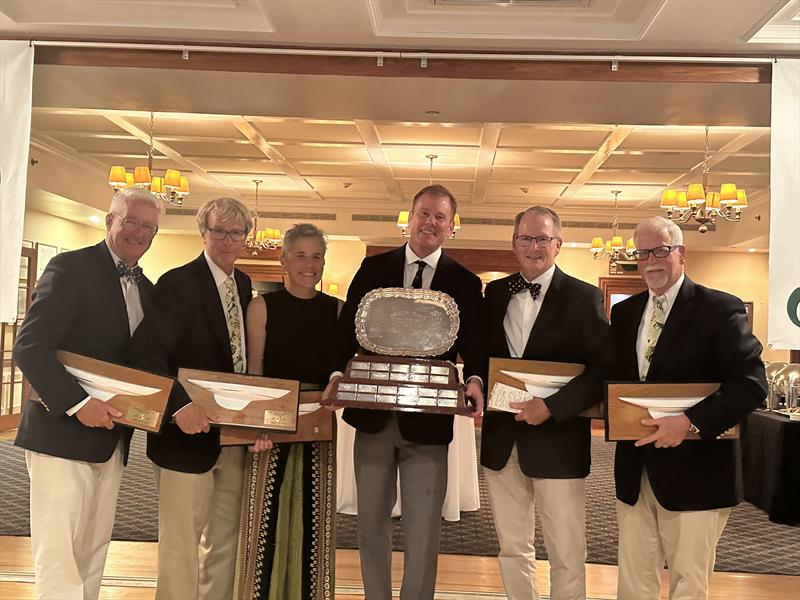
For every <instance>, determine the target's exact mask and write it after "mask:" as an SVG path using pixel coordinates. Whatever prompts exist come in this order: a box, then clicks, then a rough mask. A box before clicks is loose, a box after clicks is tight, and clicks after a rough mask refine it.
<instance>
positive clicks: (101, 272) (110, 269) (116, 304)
mask: <svg viewBox="0 0 800 600" xmlns="http://www.w3.org/2000/svg"><path fill="white" fill-rule="evenodd" d="M94 248H95V259H96V260H97V274H98V278H97V279H98V282H99V285H100V288H101V290H100V291H101V293H102V294H103V296H104V297H106V298H108V299H109V300H110V301H109V304H108V309H109V311H110V313H111V315H110V316H111V318H112V322H114V323H116V324H117V326H118V328H119V331H118V332H117V333H118V334H119V335H124V336H125V337H130V335H131V334H130V331H129V325H128V308H127V307H126V306H125V296H124V295H123V294H122V286H121V285H120V283H119V274H118V273H117V266H116V265H115V264H114V258H113V257H112V256H111V252H109V250H108V246H106V243H105V242H100V243H99V244H97V245H96V246H95V247H94Z"/></svg>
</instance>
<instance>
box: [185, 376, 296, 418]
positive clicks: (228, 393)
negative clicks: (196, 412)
mask: <svg viewBox="0 0 800 600" xmlns="http://www.w3.org/2000/svg"><path fill="white" fill-rule="evenodd" d="M178 382H179V383H180V384H181V385H182V386H183V387H184V389H185V390H186V393H187V394H189V397H190V398H191V400H192V402H194V403H195V404H197V405H198V406H200V407H201V408H202V409H203V410H204V411H205V412H206V414H208V415H211V416H213V417H214V418H215V425H236V426H241V427H255V428H259V429H263V430H265V431H283V432H291V433H294V432H295V430H296V428H297V400H298V392H299V388H300V383H299V382H298V381H294V380H291V379H274V378H270V377H260V376H257V375H244V374H240V373H219V372H216V371H199V370H195V369H180V370H179V371H178Z"/></svg>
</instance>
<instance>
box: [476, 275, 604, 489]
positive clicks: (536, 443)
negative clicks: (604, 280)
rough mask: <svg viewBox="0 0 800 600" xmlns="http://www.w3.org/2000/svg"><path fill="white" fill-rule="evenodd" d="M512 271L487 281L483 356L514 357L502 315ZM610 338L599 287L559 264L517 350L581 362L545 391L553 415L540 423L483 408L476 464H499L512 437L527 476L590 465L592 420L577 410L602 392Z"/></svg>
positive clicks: (566, 473)
mask: <svg viewBox="0 0 800 600" xmlns="http://www.w3.org/2000/svg"><path fill="white" fill-rule="evenodd" d="M514 276H515V275H512V276H509V277H504V278H503V279H498V280H496V281H492V282H491V283H490V284H489V285H487V286H486V297H485V298H484V302H483V311H482V312H483V315H482V322H483V338H484V344H485V350H486V355H487V361H486V362H487V363H488V357H491V356H494V357H498V358H510V357H511V353H510V351H509V348H508V342H507V340H506V334H505V328H504V326H503V320H504V319H505V314H506V309H507V308H508V302H509V300H510V299H511V291H510V289H509V281H510V280H511V279H512V278H513V277H514ZM610 346H611V343H610V333H609V328H608V320H607V319H606V316H605V311H604V309H603V296H602V294H601V293H600V290H599V289H597V288H596V287H595V286H593V285H590V284H588V283H585V282H583V281H580V280H579V279H576V278H574V277H570V276H569V275H566V274H565V273H564V272H563V271H561V269H559V268H558V267H556V269H555V272H554V273H553V280H552V281H551V282H550V287H549V288H548V290H547V294H546V295H545V297H544V300H543V301H542V306H541V309H540V311H539V314H538V315H537V317H536V321H535V322H534V324H533V328H532V329H531V333H530V337H529V338H528V343H527V345H526V347H525V351H524V353H523V355H522V356H521V357H520V358H522V359H525V360H543V361H554V362H571V363H580V364H584V365H586V370H585V371H584V372H583V373H582V374H581V375H579V376H578V377H575V378H574V379H573V380H572V381H570V382H569V383H567V384H566V385H565V386H564V387H563V388H561V389H560V390H559V391H558V392H556V393H555V394H553V395H552V396H550V397H549V398H545V400H544V402H545V404H546V405H547V407H548V409H549V410H550V413H551V414H552V417H551V418H550V419H548V420H547V421H545V422H544V423H541V424H540V425H528V424H527V423H525V422H524V421H515V420H514V415H513V414H512V413H507V412H500V411H487V412H486V414H485V415H484V417H483V426H482V428H481V464H482V465H483V466H484V467H487V468H489V469H493V470H495V471H499V470H500V469H502V468H503V467H504V466H505V465H506V462H508V457H509V455H510V454H511V449H512V448H513V446H514V444H516V446H517V455H518V457H519V465H520V468H521V470H522V472H523V473H524V474H525V475H527V476H528V477H544V478H549V479H571V478H578V477H586V476H587V475H588V474H589V468H590V465H591V431H590V424H591V421H590V419H587V418H583V417H578V416H577V415H578V414H579V413H580V412H582V411H583V410H585V409H587V408H589V407H590V406H592V405H593V404H597V403H599V402H602V400H603V388H602V382H603V377H604V375H605V373H606V372H607V369H608V366H609V364H610V363H609V361H610V356H609V348H610ZM486 368H487V369H488V364H487V366H486Z"/></svg>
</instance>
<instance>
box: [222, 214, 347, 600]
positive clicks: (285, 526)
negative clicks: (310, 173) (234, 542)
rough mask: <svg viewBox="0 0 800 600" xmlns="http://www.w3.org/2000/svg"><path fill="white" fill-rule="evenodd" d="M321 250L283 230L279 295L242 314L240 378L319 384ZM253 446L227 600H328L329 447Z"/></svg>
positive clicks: (299, 229) (325, 329)
mask: <svg viewBox="0 0 800 600" xmlns="http://www.w3.org/2000/svg"><path fill="white" fill-rule="evenodd" d="M325 250H326V242H325V236H324V234H323V233H322V231H321V230H320V229H318V228H317V227H316V226H314V225H312V224H310V223H300V224H298V225H295V226H294V227H292V228H291V229H289V230H288V231H287V232H286V235H285V236H284V240H283V247H282V250H281V265H282V267H283V271H284V274H285V284H286V288H285V289H283V290H280V291H277V292H270V293H267V294H264V295H262V296H260V297H258V298H255V299H253V300H252V301H251V302H250V305H249V307H248V309H247V364H248V372H249V373H251V374H254V375H264V376H265V377H278V378H282V379H296V380H299V381H300V382H302V383H310V384H318V385H321V386H322V385H324V384H326V383H327V381H328V375H329V372H328V368H327V365H328V362H329V361H328V359H327V356H326V348H327V341H328V340H330V339H331V337H332V335H333V330H334V327H335V324H336V318H337V315H338V310H339V301H338V300H337V299H336V298H334V297H332V296H328V295H326V294H324V293H322V292H318V291H317V290H316V289H315V287H316V285H317V284H318V283H319V281H320V279H321V278H322V270H323V268H324V266H325ZM253 449H254V450H257V452H254V453H252V454H251V455H250V458H249V459H248V467H247V471H246V475H245V486H246V487H245V502H246V506H245V511H244V515H243V519H242V542H243V543H242V544H240V550H239V561H238V567H237V594H236V596H237V598H263V599H270V600H271V599H275V600H295V599H297V600H301V599H302V600H306V599H313V600H316V599H323V598H332V597H333V593H334V556H335V547H334V545H335V539H334V533H333V532H334V530H333V522H332V517H333V511H334V510H335V504H336V498H335V491H336V490H335V482H336V474H335V470H334V459H335V456H336V450H335V447H334V444H333V442H306V443H278V444H274V446H273V444H272V442H270V441H269V440H268V438H266V437H265V436H264V437H262V438H261V439H260V440H259V441H258V442H257V443H256V445H255V447H254V448H253Z"/></svg>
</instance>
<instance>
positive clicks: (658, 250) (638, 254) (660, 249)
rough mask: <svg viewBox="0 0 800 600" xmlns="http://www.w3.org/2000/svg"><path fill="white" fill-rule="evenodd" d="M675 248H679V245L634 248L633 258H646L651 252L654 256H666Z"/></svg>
mask: <svg viewBox="0 0 800 600" xmlns="http://www.w3.org/2000/svg"><path fill="white" fill-rule="evenodd" d="M675 248H680V246H656V247H655V248H650V249H649V250H634V251H633V258H634V259H635V260H647V259H648V257H649V256H650V255H651V254H652V255H653V256H655V257H656V258H667V257H668V256H669V254H670V252H672V251H673V250H675Z"/></svg>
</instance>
